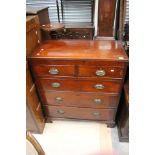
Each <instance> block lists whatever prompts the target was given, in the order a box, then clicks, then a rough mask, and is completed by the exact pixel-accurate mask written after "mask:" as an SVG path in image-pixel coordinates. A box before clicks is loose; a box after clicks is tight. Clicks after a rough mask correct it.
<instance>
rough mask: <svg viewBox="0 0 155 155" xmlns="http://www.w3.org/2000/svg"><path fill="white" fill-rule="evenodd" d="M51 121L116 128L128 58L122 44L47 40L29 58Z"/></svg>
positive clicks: (116, 42) (114, 42)
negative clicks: (89, 122)
mask: <svg viewBox="0 0 155 155" xmlns="http://www.w3.org/2000/svg"><path fill="white" fill-rule="evenodd" d="M28 61H29V64H30V67H31V70H32V73H33V76H34V79H35V83H36V87H37V90H38V92H39V95H40V99H41V102H42V105H43V108H44V112H45V116H46V119H47V120H48V121H50V120H53V119H60V118H67V119H85V120H95V121H96V120H98V121H102V122H105V123H107V125H108V126H109V127H113V126H114V125H115V115H116V112H117V107H118V103H119V98H120V93H121V89H122V84H123V81H124V77H125V71H126V67H127V62H128V57H127V55H126V54H125V52H124V49H123V47H122V45H121V42H119V41H97V40H95V41H93V40H52V41H45V42H43V43H42V44H40V45H39V46H38V48H36V49H35V50H34V51H33V52H32V53H31V55H30V56H29V57H28Z"/></svg>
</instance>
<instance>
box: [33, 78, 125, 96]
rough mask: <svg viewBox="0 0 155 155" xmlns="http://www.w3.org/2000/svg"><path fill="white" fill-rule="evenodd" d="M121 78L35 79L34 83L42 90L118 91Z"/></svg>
mask: <svg viewBox="0 0 155 155" xmlns="http://www.w3.org/2000/svg"><path fill="white" fill-rule="evenodd" d="M121 83H122V81H121V80H99V79H96V80H86V79H85V80H80V79H77V80H74V79H37V80H36V84H37V85H38V88H39V89H40V90H44V91H51V90H57V91H82V92H105V93H119V92H120V89H121Z"/></svg>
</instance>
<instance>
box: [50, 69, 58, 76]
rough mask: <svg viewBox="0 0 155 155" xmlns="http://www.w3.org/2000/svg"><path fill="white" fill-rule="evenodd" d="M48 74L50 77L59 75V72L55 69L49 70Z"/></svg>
mask: <svg viewBox="0 0 155 155" xmlns="http://www.w3.org/2000/svg"><path fill="white" fill-rule="evenodd" d="M49 73H50V74H51V75H57V74H59V70H58V69H57V68H50V70H49Z"/></svg>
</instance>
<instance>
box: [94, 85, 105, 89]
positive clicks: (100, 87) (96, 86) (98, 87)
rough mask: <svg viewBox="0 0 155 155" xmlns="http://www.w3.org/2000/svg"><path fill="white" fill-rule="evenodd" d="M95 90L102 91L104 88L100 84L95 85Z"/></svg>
mask: <svg viewBox="0 0 155 155" xmlns="http://www.w3.org/2000/svg"><path fill="white" fill-rule="evenodd" d="M95 88H96V89H98V90H101V89H104V86H103V85H102V84H96V85H95Z"/></svg>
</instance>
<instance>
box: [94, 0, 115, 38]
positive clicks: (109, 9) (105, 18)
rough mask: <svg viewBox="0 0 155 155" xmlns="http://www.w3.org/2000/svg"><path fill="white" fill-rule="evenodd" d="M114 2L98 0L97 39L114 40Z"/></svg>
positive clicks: (111, 0)
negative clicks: (106, 38) (107, 38)
mask: <svg viewBox="0 0 155 155" xmlns="http://www.w3.org/2000/svg"><path fill="white" fill-rule="evenodd" d="M115 9H116V0H99V4H98V32H97V38H100V39H101V38H103V37H111V38H114V26H115V25H114V23H115V11H116V10H115Z"/></svg>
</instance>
